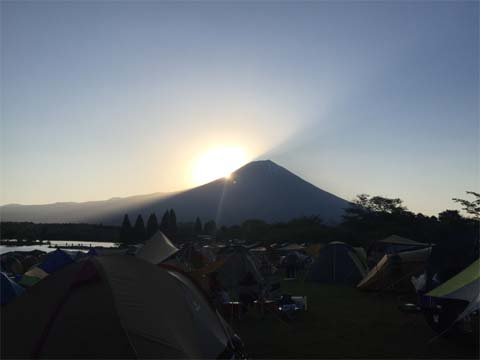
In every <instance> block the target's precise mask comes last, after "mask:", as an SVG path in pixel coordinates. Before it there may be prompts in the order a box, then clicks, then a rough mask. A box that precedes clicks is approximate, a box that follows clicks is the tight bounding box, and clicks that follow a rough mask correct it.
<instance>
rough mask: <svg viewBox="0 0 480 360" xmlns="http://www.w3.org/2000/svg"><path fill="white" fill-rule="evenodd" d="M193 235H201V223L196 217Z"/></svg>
mask: <svg viewBox="0 0 480 360" xmlns="http://www.w3.org/2000/svg"><path fill="white" fill-rule="evenodd" d="M194 231H195V234H197V235H198V234H201V233H202V222H201V221H200V218H199V217H198V216H197V218H196V219H195V228H194Z"/></svg>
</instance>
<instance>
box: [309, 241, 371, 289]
mask: <svg viewBox="0 0 480 360" xmlns="http://www.w3.org/2000/svg"><path fill="white" fill-rule="evenodd" d="M365 274H366V266H365V264H364V262H363V261H362V260H361V259H360V257H359V256H358V253H357V251H356V250H355V249H354V248H353V247H351V246H350V245H348V244H346V243H343V242H339V241H333V242H330V243H328V244H327V245H325V246H324V247H323V248H322V249H321V250H320V252H319V254H318V257H317V258H316V259H315V261H314V263H313V264H312V266H311V267H310V271H309V273H308V274H307V280H310V281H317V282H327V283H344V284H351V285H356V284H357V283H358V282H359V281H360V280H361V279H362V278H363V277H364V276H365Z"/></svg>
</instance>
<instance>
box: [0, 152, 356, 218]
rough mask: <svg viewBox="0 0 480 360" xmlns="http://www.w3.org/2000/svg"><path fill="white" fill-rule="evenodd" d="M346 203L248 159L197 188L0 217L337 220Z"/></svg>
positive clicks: (16, 209) (19, 210)
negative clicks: (170, 216) (166, 213)
mask: <svg viewBox="0 0 480 360" xmlns="http://www.w3.org/2000/svg"><path fill="white" fill-rule="evenodd" d="M348 204H349V202H348V201H346V200H344V199H342V198H340V197H338V196H336V195H334V194H331V193H329V192H327V191H324V190H322V189H320V188H319V187H317V186H315V185H314V184H312V183H310V182H308V181H306V180H304V179H302V178H301V177H299V176H298V175H296V174H294V173H292V172H291V171H289V170H288V169H286V168H284V167H282V166H280V165H278V164H276V163H274V162H273V161H271V160H257V161H252V162H250V163H248V164H246V165H244V166H243V167H241V168H239V169H237V170H236V171H234V172H233V173H232V174H231V176H230V177H229V178H220V179H217V180H214V181H212V182H209V183H207V184H203V185H200V186H198V187H195V188H191V189H187V190H184V191H180V192H173V193H161V192H156V193H151V194H145V195H134V196H129V197H125V198H111V199H109V200H96V201H87V202H59V203H53V204H44V205H13V204H7V205H3V206H1V207H0V214H1V218H2V221H33V222H47V223H48V222H73V223H77V222H89V223H103V224H112V225H118V224H119V223H120V222H121V221H122V218H123V216H124V214H125V213H128V214H129V215H130V219H131V221H134V219H135V217H137V216H138V215H139V214H141V215H142V216H143V217H144V219H145V218H146V217H148V216H149V214H150V213H152V212H154V213H156V214H157V217H159V216H161V215H162V214H163V212H164V211H165V210H166V209H170V208H173V209H175V212H176V213H177V217H178V219H179V221H193V220H194V219H195V218H196V217H197V216H199V217H200V218H201V219H202V220H209V219H214V220H215V221H216V222H217V224H221V225H232V224H239V223H241V222H242V221H244V220H247V219H252V218H258V219H262V220H265V221H270V222H275V221H286V220H290V219H291V218H294V217H299V216H309V215H318V216H320V217H321V218H322V219H324V220H325V221H326V222H338V221H339V220H340V217H341V215H342V214H343V209H344V208H345V207H347V206H348Z"/></svg>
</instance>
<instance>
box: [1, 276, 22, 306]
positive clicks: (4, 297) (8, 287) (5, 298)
mask: <svg viewBox="0 0 480 360" xmlns="http://www.w3.org/2000/svg"><path fill="white" fill-rule="evenodd" d="M0 283H1V284H0V286H1V287H0V290H1V291H0V304H1V305H6V304H8V303H9V302H10V301H12V300H13V298H15V297H16V296H18V295H20V294H21V293H23V291H24V289H23V288H22V287H21V286H20V285H18V284H17V283H16V282H15V281H13V280H12V279H10V278H9V277H8V276H7V274H5V273H3V272H0Z"/></svg>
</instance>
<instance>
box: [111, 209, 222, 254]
mask: <svg viewBox="0 0 480 360" xmlns="http://www.w3.org/2000/svg"><path fill="white" fill-rule="evenodd" d="M216 229H217V226H216V223H215V221H214V220H209V221H207V222H205V224H202V221H201V220H200V218H199V217H198V216H197V218H196V219H195V221H194V222H177V215H176V213H175V210H174V209H169V210H166V211H165V213H164V214H163V216H162V218H161V221H160V222H159V221H158V218H157V216H156V214H155V213H152V214H150V216H149V217H148V219H147V223H146V225H145V222H144V220H143V216H142V215H141V214H139V215H138V216H137V218H136V220H135V223H134V224H133V225H132V223H131V221H130V217H129V215H128V214H125V215H124V217H123V221H122V225H121V227H120V236H119V239H118V243H119V244H120V245H123V246H127V245H134V244H139V243H142V242H144V241H145V240H147V239H149V238H150V237H152V236H153V235H154V234H155V233H156V232H157V231H158V230H161V231H162V232H163V233H164V234H166V235H167V236H168V237H169V238H171V239H172V240H176V241H188V240H193V239H194V238H195V237H196V236H198V235H214V234H215V233H216Z"/></svg>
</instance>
